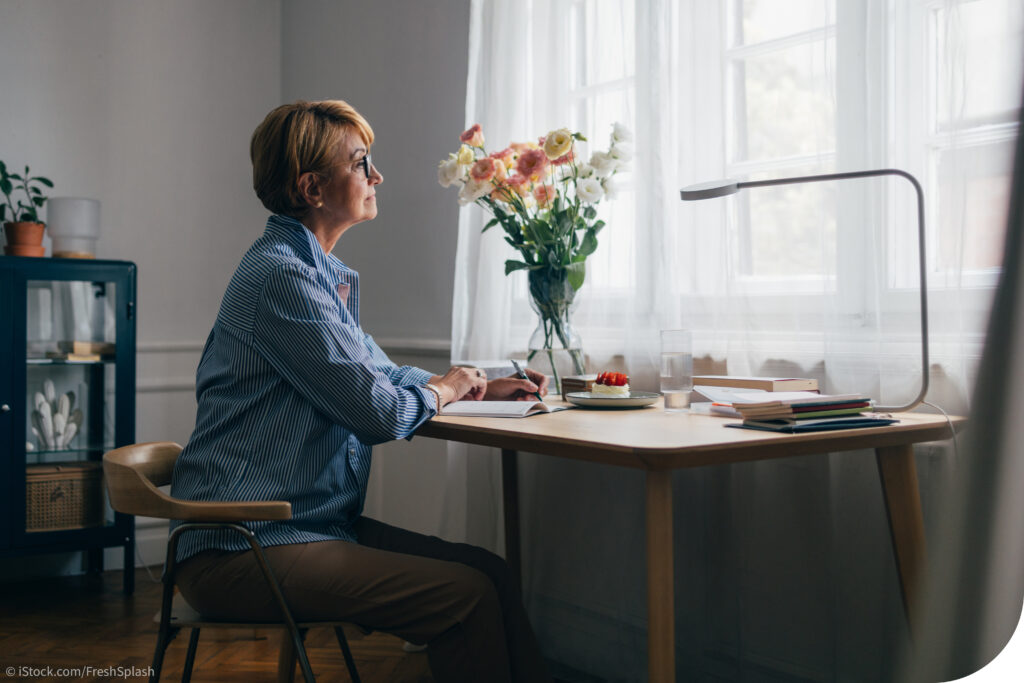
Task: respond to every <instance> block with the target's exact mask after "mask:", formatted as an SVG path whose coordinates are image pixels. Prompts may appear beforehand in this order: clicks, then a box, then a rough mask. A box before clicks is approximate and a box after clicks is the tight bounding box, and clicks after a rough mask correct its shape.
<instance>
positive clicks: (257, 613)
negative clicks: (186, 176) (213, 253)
mask: <svg viewBox="0 0 1024 683" xmlns="http://www.w3.org/2000/svg"><path fill="white" fill-rule="evenodd" d="M372 143H373V131H372V130H371V129H370V126H369V124H367V122H366V121H365V120H364V119H363V117H362V116H360V115H359V114H358V113H357V112H356V111H355V110H354V109H353V108H352V107H350V106H349V105H348V104H346V103H344V102H341V101H323V102H296V103H294V104H288V105H283V106H281V107H278V108H277V109H275V110H274V111H272V112H271V113H270V114H268V115H267V117H266V119H265V120H264V121H263V122H262V123H261V124H260V125H259V127H257V128H256V131H255V132H254V133H253V137H252V142H251V146H250V154H251V157H252V163H253V186H254V188H255V190H256V194H257V196H258V197H259V198H260V200H261V201H262V202H263V205H264V206H265V207H266V208H267V209H268V210H269V211H270V212H271V213H272V214H273V215H272V216H271V217H270V219H269V220H268V221H267V226H266V231H265V232H264V234H263V236H262V237H261V238H259V239H258V240H256V242H255V243H254V244H253V245H252V247H251V248H250V249H249V251H248V252H247V253H246V254H245V256H244V257H243V259H242V262H241V264H240V265H239V267H238V270H237V271H236V273H235V275H234V277H233V278H232V280H231V282H230V284H229V285H228V288H227V292H226V293H225V295H224V299H223V302H222V303H221V308H220V312H219V314H218V316H217V320H216V323H215V324H214V327H213V330H212V331H211V332H210V336H209V338H208V339H207V342H206V347H205V348H204V350H203V356H202V360H201V361H200V363H199V369H198V372H197V380H196V394H197V398H198V402H199V408H198V415H197V418H196V428H195V432H194V433H193V434H192V438H191V439H190V440H189V442H188V445H187V446H186V447H185V449H184V450H183V451H182V454H181V456H180V457H179V459H178V462H177V465H176V467H175V472H174V483H173V486H172V494H173V495H174V496H175V497H178V498H183V499H191V500H287V501H290V502H291V504H292V515H293V516H292V518H291V519H290V520H287V521H285V522H261V523H253V524H250V525H249V526H250V527H251V528H252V530H253V531H254V533H255V534H256V536H257V538H258V539H259V540H260V542H261V543H262V544H263V545H264V546H265V547H266V554H267V558H268V560H269V562H270V565H271V568H272V569H273V571H274V573H275V575H276V576H277V577H278V580H279V581H280V582H281V585H282V588H283V590H284V593H285V597H286V599H287V600H288V602H289V605H290V606H291V608H292V610H293V612H294V614H295V616H296V618H297V619H299V620H317V619H340V620H348V621H352V622H355V623H358V624H361V625H363V626H366V627H369V628H372V629H376V630H381V631H387V632H391V633H394V634H396V635H398V636H400V637H402V638H404V639H406V640H409V641H411V642H414V643H427V644H428V645H429V647H428V654H429V659H430V666H431V669H432V671H433V673H434V677H435V679H436V680H437V681H439V682H440V681H513V680H514V681H531V682H535V681H547V680H550V678H549V676H548V674H547V672H546V671H545V668H544V663H543V660H542V658H541V656H540V652H539V650H538V647H537V643H536V640H535V638H534V636H533V633H532V631H531V629H530V626H529V623H528V621H527V619H526V614H525V611H524V610H523V607H522V604H521V600H520V598H519V594H518V587H517V586H515V585H514V582H512V581H511V580H510V577H509V573H508V567H507V566H506V565H505V562H504V561H503V560H502V559H501V558H499V557H498V556H496V555H494V554H492V553H489V552H487V551H484V550H482V549H480V548H475V547H472V546H469V545H464V544H454V543H447V542H445V541H442V540H441V539H438V538H435V537H427V536H423V535H421V534H416V533H413V532H410V531H406V530H403V529H397V528H395V527H391V526H388V525H386V524H383V523H381V522H377V521H375V520H372V519H368V518H366V517H363V516H362V515H361V512H362V508H363V501H364V500H365V496H366V483H367V478H368V476H369V473H370V450H371V446H372V445H373V444H376V443H382V442H384V441H389V440H392V439H398V438H411V437H412V434H413V432H414V431H415V430H416V428H417V427H419V426H420V425H421V424H422V423H423V422H424V421H425V420H428V419H430V418H431V417H432V416H433V415H435V414H437V412H438V410H439V409H440V408H441V406H443V405H444V404H446V403H448V402H451V401H455V400H460V399H473V400H479V399H503V400H510V399H517V400H530V394H531V392H533V391H537V390H539V391H541V392H542V393H546V386H547V378H545V377H543V376H542V375H539V374H537V373H533V372H532V371H528V372H530V377H531V379H532V380H533V381H528V380H523V379H517V378H511V377H510V378H501V379H496V380H494V381H490V382H488V381H487V379H486V377H485V376H484V374H483V373H482V372H480V371H479V370H474V369H471V368H463V367H453V368H451V369H450V370H448V372H446V373H445V374H444V375H443V376H438V375H432V374H431V373H430V372H427V371H426V370H421V369H419V368H414V367H408V366H405V367H398V366H396V365H395V364H394V363H392V362H391V361H390V360H389V359H388V357H387V356H386V355H385V354H384V352H383V351H381V350H380V348H379V347H378V346H377V345H376V344H375V343H374V341H373V339H372V338H371V337H370V336H369V335H367V334H366V333H364V332H363V331H362V329H361V328H360V326H359V276H358V274H357V273H356V272H355V271H352V270H350V269H349V268H348V267H346V266H345V264H343V263H342V262H341V261H339V260H338V259H337V258H335V257H334V256H333V255H332V254H331V251H332V249H333V248H334V245H335V244H336V243H337V241H338V239H339V238H340V237H341V236H342V235H343V234H344V233H345V231H346V230H348V229H349V228H351V227H352V226H353V225H356V224H357V223H361V222H363V221H368V220H372V219H373V218H374V217H375V216H376V215H377V202H376V196H375V195H376V189H377V186H379V185H380V184H381V182H383V180H384V179H383V177H382V176H381V174H380V173H379V172H378V171H377V169H376V168H375V167H374V166H373V164H372V163H371V161H370V146H371V144H372ZM246 548H247V546H246V545H245V542H244V540H243V539H241V538H240V537H238V536H237V534H235V535H232V534H230V533H227V532H206V531H203V532H190V533H188V534H186V535H185V536H184V537H183V538H182V539H181V544H180V546H179V551H178V558H179V560H180V561H182V564H181V565H180V569H179V572H178V583H179V586H180V588H181V591H182V593H183V595H184V596H185V598H186V599H187V600H188V601H189V602H190V603H191V604H192V606H193V607H194V608H195V609H197V610H199V611H200V612H201V613H203V614H206V615H208V616H211V617H217V616H222V617H232V618H245V619H254V620H259V619H267V618H275V617H277V615H278V614H277V609H276V607H275V604H274V602H273V600H272V598H271V596H270V594H269V590H268V589H267V588H266V586H265V583H264V581H263V579H262V576H261V575H260V573H259V571H258V568H257V565H256V562H255V561H254V558H253V557H252V555H251V551H247V550H246Z"/></svg>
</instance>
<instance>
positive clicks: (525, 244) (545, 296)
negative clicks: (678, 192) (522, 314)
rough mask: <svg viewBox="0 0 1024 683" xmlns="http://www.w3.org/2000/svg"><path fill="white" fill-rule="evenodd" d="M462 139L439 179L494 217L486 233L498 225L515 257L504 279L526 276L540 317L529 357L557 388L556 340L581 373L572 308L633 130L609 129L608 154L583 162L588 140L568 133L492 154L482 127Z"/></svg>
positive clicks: (562, 130) (443, 164)
mask: <svg viewBox="0 0 1024 683" xmlns="http://www.w3.org/2000/svg"><path fill="white" fill-rule="evenodd" d="M461 140H462V145H461V146H460V147H459V150H458V151H457V152H454V153H452V154H450V155H449V156H448V158H447V159H445V160H443V161H441V163H440V164H439V166H438V170H437V176H438V181H439V182H440V183H441V186H442V187H457V188H459V204H461V205H463V206H465V205H467V204H471V203H476V204H478V205H480V206H482V207H483V208H484V209H485V210H487V211H488V212H489V213H490V214H491V215H492V216H493V218H492V219H491V220H490V221H489V222H488V223H487V224H486V225H485V226H484V228H483V229H484V231H487V230H488V229H490V228H491V227H493V226H495V225H500V226H501V228H502V230H504V231H505V241H506V242H507V243H508V244H509V245H511V246H512V248H513V249H515V250H516V251H517V252H518V253H519V256H520V258H519V259H508V260H507V261H505V274H506V275H508V274H509V273H512V272H514V271H517V270H527V271H529V272H528V273H527V278H528V280H529V285H530V297H531V300H532V302H533V305H534V308H535V309H536V311H537V313H538V315H539V316H540V321H541V326H540V327H539V328H538V330H541V329H542V330H543V333H542V335H538V334H537V333H534V339H531V342H530V360H532V358H533V356H534V355H535V354H536V353H537V352H538V351H544V352H545V353H546V354H547V355H548V358H549V359H550V360H551V365H552V371H553V374H554V376H555V382H556V385H557V384H559V383H560V382H559V378H558V374H559V373H558V370H557V369H556V368H555V367H554V366H555V361H554V356H553V353H554V351H553V350H554V348H555V344H554V342H555V341H556V340H557V341H558V342H560V344H561V346H562V349H564V350H565V351H567V352H568V353H569V355H570V357H571V360H572V370H573V371H574V372H575V373H576V374H583V373H584V368H583V362H582V350H581V349H580V344H579V341H578V337H577V338H576V339H575V340H574V339H573V336H574V335H573V334H572V333H571V331H570V330H571V328H570V325H569V312H570V306H571V304H572V303H573V300H574V298H575V295H576V292H577V291H578V290H579V288H580V287H581V286H583V281H584V278H585V277H586V260H587V257H588V256H590V255H591V254H592V253H594V251H595V250H596V249H597V235H598V233H599V232H600V231H601V229H602V228H603V227H604V221H602V220H598V219H597V209H596V208H595V205H596V204H598V203H599V202H600V201H601V200H602V199H614V198H615V195H616V193H617V191H618V189H619V184H618V178H616V176H617V175H618V174H620V173H623V172H625V171H627V170H628V164H629V162H630V160H631V159H632V157H633V144H632V141H633V134H632V132H630V130H629V129H628V128H626V126H624V125H622V124H621V123H616V124H614V126H613V128H612V134H611V141H610V144H609V147H608V149H607V150H604V151H597V152H594V153H593V154H591V156H590V159H589V161H586V162H584V161H582V160H581V159H580V158H579V157H578V156H577V149H576V143H577V142H585V141H586V138H585V137H584V136H583V135H582V134H580V133H578V132H575V133H574V132H570V131H569V130H568V129H566V128H560V129H558V130H554V131H551V132H550V133H548V134H547V135H546V136H544V137H542V138H540V139H539V140H538V141H537V142H536V143H533V142H513V143H511V144H510V145H509V146H508V147H506V148H504V149H502V150H501V151H499V152H493V153H490V154H488V152H487V150H486V149H485V147H484V134H483V131H482V130H481V128H480V124H475V125H474V126H473V127H471V128H470V129H469V130H467V131H465V132H464V133H462V135H461ZM538 337H539V338H538Z"/></svg>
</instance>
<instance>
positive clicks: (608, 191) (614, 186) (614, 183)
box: [601, 176, 622, 199]
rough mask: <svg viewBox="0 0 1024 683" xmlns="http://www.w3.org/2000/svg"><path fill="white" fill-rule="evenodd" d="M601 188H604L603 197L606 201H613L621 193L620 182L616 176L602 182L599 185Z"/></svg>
mask: <svg viewBox="0 0 1024 683" xmlns="http://www.w3.org/2000/svg"><path fill="white" fill-rule="evenodd" d="M601 187H602V188H604V196H605V197H607V198H608V199H615V198H616V197H618V196H619V193H620V192H621V191H622V181H621V180H619V178H618V177H616V176H611V177H610V178H605V179H604V182H602V183H601Z"/></svg>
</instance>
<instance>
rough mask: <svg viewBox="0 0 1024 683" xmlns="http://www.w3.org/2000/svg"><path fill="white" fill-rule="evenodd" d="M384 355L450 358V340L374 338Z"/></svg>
mask: <svg viewBox="0 0 1024 683" xmlns="http://www.w3.org/2000/svg"><path fill="white" fill-rule="evenodd" d="M374 341H376V342H377V345H378V346H380V347H381V348H382V349H384V351H385V352H386V353H395V354H405V355H416V356H431V357H435V356H445V357H449V356H451V349H452V341H451V339H428V338H424V337H374ZM205 344H206V342H200V341H145V342H139V343H138V344H137V345H136V351H137V352H138V353H201V352H202V350H203V346H205Z"/></svg>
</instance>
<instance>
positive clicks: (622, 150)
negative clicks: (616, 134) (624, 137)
mask: <svg viewBox="0 0 1024 683" xmlns="http://www.w3.org/2000/svg"><path fill="white" fill-rule="evenodd" d="M608 154H609V155H610V156H611V157H612V158H613V159H617V160H618V161H619V163H620V164H624V163H626V162H627V161H630V160H631V159H632V158H633V145H632V143H629V142H616V143H615V144H614V145H612V148H611V149H610V150H608Z"/></svg>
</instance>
